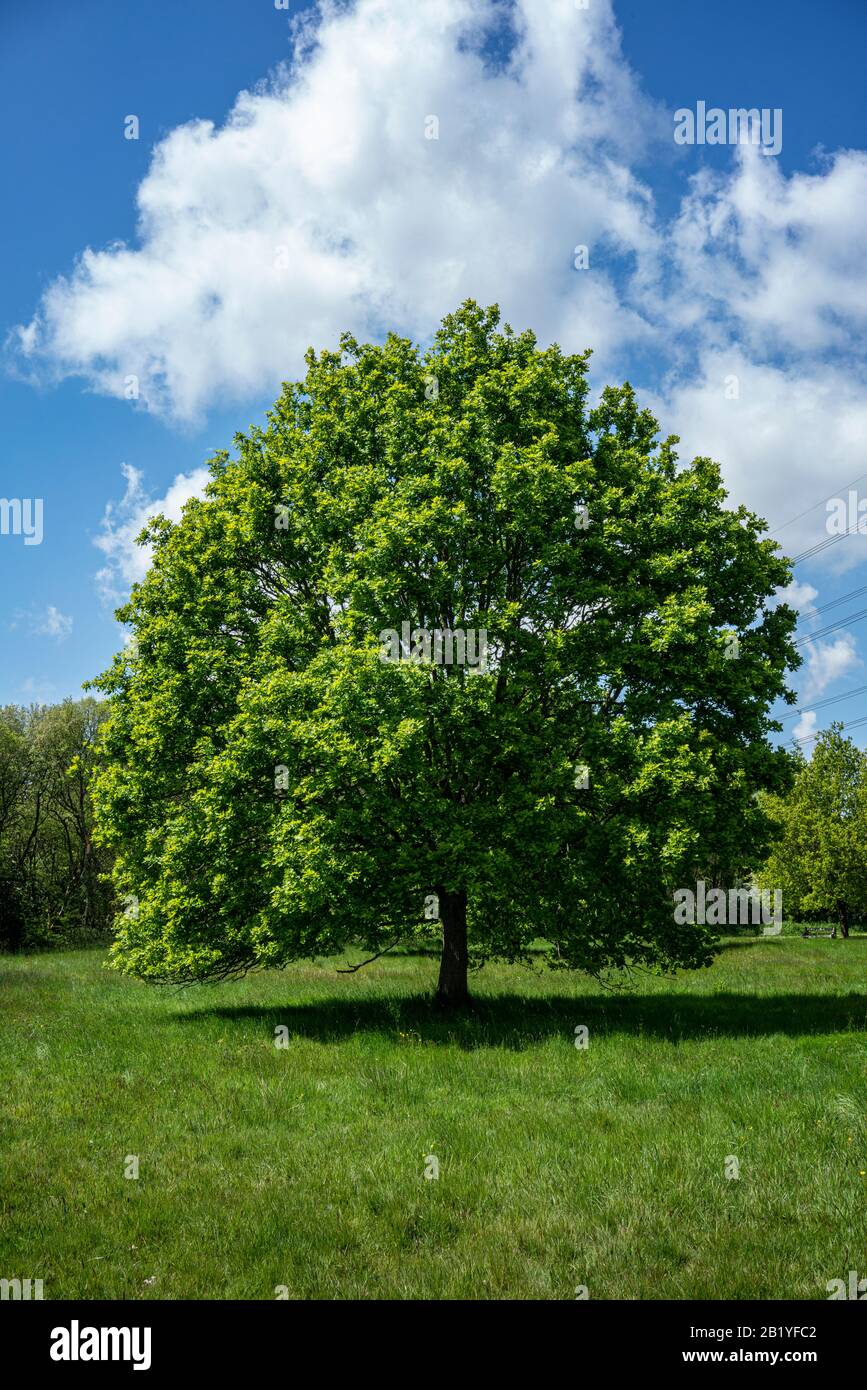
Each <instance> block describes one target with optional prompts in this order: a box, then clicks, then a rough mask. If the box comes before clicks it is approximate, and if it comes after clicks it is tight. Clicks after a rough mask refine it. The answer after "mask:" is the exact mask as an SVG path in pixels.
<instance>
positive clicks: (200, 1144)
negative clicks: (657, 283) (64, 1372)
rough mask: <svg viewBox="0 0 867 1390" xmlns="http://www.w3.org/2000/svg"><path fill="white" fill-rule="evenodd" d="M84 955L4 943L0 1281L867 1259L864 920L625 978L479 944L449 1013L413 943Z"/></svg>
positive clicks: (605, 1277) (525, 1287)
mask: <svg viewBox="0 0 867 1390" xmlns="http://www.w3.org/2000/svg"><path fill="white" fill-rule="evenodd" d="M102 960H103V952H102V951H85V952H69V953H65V954H41V955H32V956H27V957H8V956H7V957H4V958H0V977H2V978H0V990H2V994H0V998H2V1005H3V1007H2V1035H0V1036H2V1047H0V1094H2V1097H3V1099H2V1144H0V1162H2V1176H0V1194H2V1195H0V1203H2V1225H0V1277H7V1278H12V1277H20V1278H27V1277H31V1278H41V1279H43V1281H44V1290H45V1297H46V1298H133V1299H146V1298H171V1299H182V1298H230V1297H236V1298H260V1299H272V1298H274V1297H275V1290H276V1289H277V1287H278V1286H285V1288H286V1289H287V1290H288V1295H289V1297H291V1298H338V1299H346V1298H376V1297H384V1298H433V1299H443V1298H521V1297H528V1298H543V1299H573V1298H575V1296H576V1288H577V1286H579V1285H584V1286H586V1288H587V1289H588V1291H589V1296H590V1297H591V1298H593V1299H610V1298H642V1299H663V1298H720V1299H725V1298H738V1299H750V1298H772V1299H790V1298H813V1299H824V1298H827V1297H828V1294H827V1292H826V1284H827V1281H828V1280H829V1279H833V1278H837V1277H840V1278H845V1277H846V1276H847V1271H848V1270H850V1269H855V1270H858V1271H860V1273H861V1275H864V1274H867V1124H865V1110H867V1031H865V1029H867V991H865V980H867V938H865V937H854V938H852V939H851V940H849V941H848V942H843V941H839V940H838V941H826V940H816V941H800V940H797V939H793V938H788V937H781V938H777V939H775V940H766V941H762V940H753V939H741V940H737V941H735V940H733V941H730V942H727V943H726V945H725V947H724V949H723V950H722V952H721V954H720V956H719V958H718V960H717V962H716V963H715V964H714V966H713V967H712V968H711V969H709V970H705V971H701V972H697V973H693V974H686V975H682V976H679V977H678V978H677V979H676V980H674V981H672V980H663V979H657V978H649V977H646V976H641V977H638V978H637V979H636V981H635V982H634V986H633V992H632V993H630V994H628V995H622V994H617V995H613V994H611V993H608V992H606V991H605V990H603V989H602V988H600V987H599V986H598V985H596V984H593V983H592V982H589V981H587V980H584V979H582V978H570V977H568V976H566V975H560V974H549V973H544V972H542V971H541V970H535V971H534V970H530V969H525V968H518V967H502V968H500V967H486V968H485V969H484V970H482V971H481V972H479V973H478V974H477V975H475V976H474V977H473V988H474V991H475V994H476V997H477V1001H478V1002H477V1008H476V1011H475V1013H474V1015H473V1016H472V1017H469V1018H467V1019H462V1020H460V1021H454V1020H449V1019H446V1018H443V1017H440V1016H438V1015H436V1014H435V1013H434V1012H433V1011H432V1010H431V1008H430V1006H429V1004H428V1002H427V1000H426V997H425V993H426V992H427V991H430V990H432V988H433V986H434V982H435V975H436V962H435V961H434V960H433V959H429V958H425V957H419V956H413V957H410V956H403V957H393V958H386V959H384V960H381V961H379V962H377V963H376V964H374V965H372V966H369V967H367V968H366V969H365V970H362V971H360V972H359V973H358V974H354V975H341V974H336V973H335V970H334V964H335V963H334V962H320V963H317V965H316V966H312V965H310V966H303V967H297V968H294V969H292V970H289V971H286V972H285V973H269V974H262V975H258V976H251V977H249V978H248V979H247V980H245V981H242V982H239V983H235V984H223V985H215V986H208V987H205V988H198V989H191V990H184V991H180V992H178V991H169V990H165V989H157V988H153V987H150V986H145V985H142V984H139V983H137V982H132V981H128V980H124V979H122V978H120V977H118V976H117V975H115V974H113V973H110V972H108V971H107V970H105V969H103V967H102ZM279 1025H285V1026H286V1027H287V1028H288V1036H289V1045H288V1047H286V1048H278V1047H276V1046H275V1028H277V1027H278V1026H279ZM579 1025H585V1026H586V1027H588V1028H589V1046H588V1047H587V1048H586V1049H581V1048H577V1047H576V1046H575V1029H576V1027H577V1026H579ZM429 1154H435V1155H436V1156H437V1158H438V1160H439V1165H440V1169H439V1178H438V1179H437V1180H432V1179H431V1180H426V1179H425V1176H424V1173H425V1168H426V1167H427V1168H428V1169H429V1170H430V1169H431V1168H432V1167H433V1165H432V1164H431V1163H430V1162H429V1161H428V1160H426V1157H425V1156H426V1155H429ZM129 1155H137V1156H138V1160H139V1177H138V1179H129V1178H126V1177H125V1176H124V1171H125V1165H126V1162H127V1156H129ZM730 1156H733V1157H735V1158H736V1159H737V1160H738V1162H739V1165H740V1176H739V1178H736V1179H735V1178H731V1179H729V1178H727V1177H726V1161H727V1159H728V1158H729V1157H730ZM729 1167H730V1169H731V1168H732V1165H731V1164H730V1165H729Z"/></svg>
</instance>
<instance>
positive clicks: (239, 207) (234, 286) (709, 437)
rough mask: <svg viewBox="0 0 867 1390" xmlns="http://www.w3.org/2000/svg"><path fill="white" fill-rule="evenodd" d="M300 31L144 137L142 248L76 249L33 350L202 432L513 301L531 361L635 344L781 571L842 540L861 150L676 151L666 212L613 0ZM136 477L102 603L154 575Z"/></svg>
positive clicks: (445, 11)
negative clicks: (368, 357)
mask: <svg viewBox="0 0 867 1390" xmlns="http://www.w3.org/2000/svg"><path fill="white" fill-rule="evenodd" d="M507 23H510V24H511V26H512V40H513V41H512V43H511V46H508V45H505V46H504V45H503V43H502V42H501V43H500V44H499V46H497V45H493V46H492V45H491V42H490V40H491V36H492V35H499V36H500V39H501V40H502V35H503V31H504V27H505V25H506V24H507ZM297 34H298V39H299V41H298V46H297V48H296V50H295V54H294V61H293V65H292V66H291V67H287V68H285V69H281V70H278V71H277V72H276V73H275V75H274V76H273V77H272V79H271V81H270V82H269V83H268V84H263V85H262V86H261V87H260V88H258V89H256V90H255V91H250V92H243V93H241V94H240V96H239V97H238V99H237V102H236V104H235V107H234V109H233V110H232V112H231V113H230V115H229V117H228V119H227V120H226V122H225V123H224V124H223V125H222V126H220V127H217V126H215V125H214V124H213V123H212V122H210V121H193V122H191V123H190V124H188V125H185V126H181V127H179V128H178V129H176V130H174V131H172V132H171V133H170V134H169V135H168V136H167V138H166V139H165V140H163V141H162V142H161V143H160V144H159V145H158V146H157V147H156V149H155V151H154V155H153V159H152V163H151V167H150V169H149V171H148V174H147V176H146V177H145V179H144V180H143V182H142V184H141V186H140V188H139V190H138V209H139V225H138V234H137V239H136V243H135V244H134V245H129V246H127V245H122V244H113V245H109V246H107V247H106V248H104V249H101V250H100V249H91V248H88V249H87V250H85V251H84V252H83V254H82V256H81V257H80V259H79V261H78V262H77V264H76V266H75V267H74V269H73V270H72V271H71V273H69V274H68V275H67V276H65V277H62V278H59V279H56V280H55V281H54V282H53V283H52V284H51V285H50V286H49V288H48V290H47V292H46V293H45V295H44V296H43V298H42V301H41V303H40V305H39V306H38V309H37V312H36V313H35V315H34V317H33V319H32V321H31V322H30V323H29V324H27V325H25V326H22V327H21V328H20V329H19V331H18V349H19V358H20V359H22V360H24V361H26V362H27V363H29V364H30V366H31V367H32V368H40V369H41V370H42V371H43V372H47V373H48V374H49V375H52V374H53V375H56V376H65V375H75V374H78V375H80V376H82V377H83V378H84V379H85V380H86V382H87V383H88V384H89V385H90V386H91V387H94V388H95V389H98V390H100V391H103V392H107V393H109V394H114V395H119V396H123V395H124V391H125V382H126V378H127V377H129V376H135V377H137V378H138V381H139V387H140V391H141V400H142V403H143V404H144V405H145V406H146V407H147V408H148V409H150V410H152V411H154V412H156V413H159V414H161V415H163V416H165V417H167V418H170V419H173V420H176V421H189V420H196V419H199V418H200V417H201V416H202V414H203V412H205V411H206V410H207V409H208V407H209V406H210V405H211V404H213V403H214V402H215V401H220V402H221V403H223V404H225V403H226V402H227V401H229V400H231V399H249V398H251V397H252V396H254V395H259V394H261V393H265V394H267V395H271V396H275V395H276V393H277V388H278V385H279V382H280V381H281V380H282V379H284V378H286V377H289V376H294V375H296V374H298V373H299V372H300V371H301V370H302V354H303V350H304V349H305V348H306V347H307V345H308V344H311V343H312V344H315V345H316V346H323V345H329V346H333V345H334V344H335V342H336V340H337V336H338V334H339V332H340V331H342V330H344V329H350V330H352V331H353V332H355V333H356V334H357V335H358V336H360V337H381V335H382V333H383V331H384V329H385V328H387V327H391V328H395V329H397V330H399V331H401V332H405V333H408V334H410V335H411V336H413V337H414V338H416V339H424V338H426V337H427V336H429V335H430V333H431V332H432V331H433V329H434V328H435V327H436V324H437V323H438V321H439V320H440V318H441V317H442V315H443V314H444V313H445V312H447V311H449V310H453V309H454V308H455V307H456V305H457V304H458V303H459V302H460V301H461V300H462V299H463V298H465V297H467V296H473V297H474V298H476V299H477V300H479V301H480V302H481V303H485V304H486V303H490V302H493V301H498V302H499V303H500V304H501V306H502V309H503V312H504V316H505V317H506V318H507V319H509V320H510V321H511V322H512V323H513V324H514V325H515V326H516V327H524V326H527V325H529V326H532V327H533V328H534V329H535V330H536V332H537V334H538V335H539V338H540V340H541V341H542V342H548V341H551V340H556V341H559V342H560V343H561V344H562V345H563V346H564V348H566V349H568V350H580V349H583V348H585V347H592V348H593V349H594V352H595V356H594V379H596V380H598V379H601V378H614V379H620V378H622V376H623V375H624V374H625V367H624V360H625V359H626V358H627V357H628V356H629V354H630V352H632V351H633V350H635V351H637V352H640V354H641V356H640V358H639V359H638V360H640V361H645V362H649V363H653V364H655V365H654V366H650V367H648V368H647V369H646V371H645V373H644V374H645V375H646V376H650V375H651V374H652V373H653V372H654V371H656V372H657V373H658V375H657V376H656V378H655V379H651V380H650V381H648V382H647V385H649V386H650V387H652V388H653V390H652V393H650V392H646V393H645V394H648V395H650V396H651V402H652V404H654V405H655V408H656V411H657V414H658V415H659V418H660V420H661V422H662V425H663V428H664V430H665V432H668V431H669V430H672V431H674V432H677V433H679V434H680V435H681V436H682V441H683V442H682V448H681V453H682V456H684V457H691V456H693V455H695V454H704V455H710V456H711V457H714V458H716V459H717V460H718V461H719V462H720V464H721V465H722V468H723V474H724V478H725V480H726V483H727V485H728V487H729V490H730V494H731V496H732V498H733V500H734V501H735V502H741V501H745V502H747V503H748V504H749V505H750V506H751V507H752V508H753V509H754V510H756V511H758V512H759V513H760V514H761V515H763V516H764V517H766V519H767V520H768V521H769V523H770V526H771V528H772V531H774V532H775V533H776V532H777V528H778V527H783V529H780V530H779V532H778V533H777V534H776V538H777V539H778V540H779V542H780V544H781V545H782V546H783V548H784V550H785V551H786V552H787V553H789V554H795V553H797V552H799V551H800V550H804V549H807V548H808V547H809V546H811V545H813V544H815V543H816V542H817V541H819V540H821V539H823V538H824V537H825V536H826V534H827V533H826V530H825V512H824V508H823V507H821V506H819V507H816V506H815V505H814V504H815V503H817V502H819V501H820V499H823V498H824V497H827V496H829V495H831V494H832V493H836V492H838V491H840V490H841V489H842V487H843V485H844V484H846V483H848V482H849V481H850V480H851V479H854V478H855V477H856V476H857V475H858V474H859V473H861V472H863V471H864V470H865V468H867V459H865V456H864V440H865V438H867V337H865V333H864V329H865V328H867V268H865V263H864V258H863V253H862V248H863V246H864V244H865V240H867V154H865V153H864V152H863V151H857V150H843V151H840V152H838V153H837V154H835V155H834V156H832V157H824V156H822V160H821V163H820V164H819V165H818V166H817V168H816V170H815V171H814V172H809V173H806V172H801V171H796V172H795V173H792V174H791V175H788V176H787V175H786V174H785V173H784V172H783V170H782V167H781V165H780V164H779V162H778V161H777V160H775V159H773V158H766V157H764V156H762V155H761V154H760V153H759V152H758V151H757V150H755V149H753V148H751V147H750V146H739V147H737V148H736V149H733V151H732V154H731V164H730V165H729V166H728V168H727V169H724V170H723V171H722V172H713V171H711V170H710V169H709V168H707V167H704V168H703V167H702V165H701V154H700V152H699V151H698V150H696V149H689V150H684V151H682V152H680V164H679V166H678V167H680V168H682V169H685V168H689V167H695V169H696V170H697V172H696V174H695V175H694V177H693V178H692V179H691V180H690V182H689V185H688V188H687V190H686V193H685V196H684V198H683V200H682V204H681V206H680V208H679V210H678V211H677V212H676V213H675V214H674V216H673V217H671V218H670V219H668V220H666V219H665V218H664V217H661V216H660V215H659V213H658V212H657V209H656V206H655V203H654V199H653V195H652V191H651V189H650V188H649V186H648V185H647V183H646V182H644V181H642V179H641V178H639V177H638V176H637V175H636V173H635V170H636V168H637V167H638V163H639V159H640V158H641V157H642V156H645V155H646V154H647V153H648V150H649V148H650V147H651V145H652V143H653V141H654V140H655V139H656V138H657V137H661V138H662V139H663V140H665V141H666V142H667V148H668V163H667V164H666V167H674V166H675V164H677V157H676V155H675V147H674V145H673V139H672V135H673V123H672V116H673V112H671V111H667V112H663V111H662V110H661V109H660V108H659V107H657V106H656V105H654V104H653V103H651V102H649V101H648V100H646V98H644V97H643V96H642V93H641V90H640V87H639V85H638V83H637V81H636V79H635V77H634V75H633V73H632V72H631V70H630V68H629V67H628V65H627V63H626V62H625V60H624V57H623V54H622V52H621V48H620V41H619V35H618V31H617V28H616V25H615V23H614V19H613V15H612V7H611V4H610V0H593V4H591V5H590V6H589V7H588V9H587V10H582V9H580V8H578V6H577V5H576V4H575V3H574V0H547V3H546V4H544V5H540V4H538V3H537V2H536V0H516V3H515V5H514V7H512V8H509V7H508V6H505V5H503V4H502V3H497V0H425V3H423V4H420V3H418V0H357V3H356V4H355V6H354V7H349V6H346V5H344V4H342V3H337V0H322V3H320V4H319V6H318V8H317V11H316V12H315V16H314V17H311V16H310V15H308V16H307V17H306V18H305V19H304V21H303V23H302V24H301V26H300V27H299V28H297ZM494 51H497V52H499V53H500V54H501V57H500V60H499V61H496V60H495V59H494V58H493V57H492V53H493V52H494ZM503 55H506V56H503ZM430 117H436V118H437V120H438V122H439V130H438V135H439V138H438V139H426V138H425V130H426V124H427V123H428V120H429V118H430ZM661 148H662V147H660V149H661ZM689 161H693V164H692V165H690V164H689ZM663 162H665V155H664V152H663ZM642 167H647V165H646V162H645V164H644V165H643V166H642ZM578 245H586V246H588V248H589V255H590V269H589V270H587V271H582V270H576V269H575V268H574V266H573V255H574V248H575V247H576V246H578ZM632 375H633V376H635V373H632ZM640 384H641V383H640V377H639V386H640ZM733 388H734V389H733ZM202 473H203V470H196V471H195V472H194V473H191V474H190V475H188V476H187V477H181V478H179V479H178V480H176V483H175V484H174V485H173V489H174V492H175V493H176V494H177V496H178V497H185V496H189V495H191V492H193V491H196V490H199V489H200V487H201V485H202V477H201V475H202ZM127 482H128V491H127V496H126V498H125V499H124V502H123V503H122V504H121V505H120V507H119V508H118V509H115V510H114V511H111V512H109V513H108V514H107V516H106V519H105V523H104V528H103V534H102V535H101V537H100V540H99V544H100V545H101V547H102V549H103V550H104V551H105V554H106V556H107V557H108V559H107V564H106V566H105V568H104V569H103V570H102V571H101V575H100V580H101V583H102V584H103V586H104V587H106V586H107V587H108V588H110V589H113V588H114V587H115V586H116V584H117V583H118V581H122V582H123V583H125V584H128V583H129V582H131V581H132V580H134V579H136V578H140V577H141V575H142V574H143V572H144V568H145V566H146V562H147V556H146V554H143V553H142V552H140V551H137V550H136V548H135V547H134V546H133V545H132V535H133V534H134V531H135V530H136V529H138V526H139V525H140V524H141V522H142V521H143V520H144V519H145V516H146V514H147V513H148V512H149V511H150V510H151V509H152V507H153V506H154V505H155V504H154V503H153V502H152V501H151V499H148V498H146V497H145V495H144V492H143V491H142V484H141V479H140V477H138V475H132V476H131V477H128V479H127ZM171 493H172V489H170V493H169V494H167V499H164V503H165V502H166V500H168V502H169V503H171V502H172V500H173V498H172V496H171ZM804 511H806V515H804V516H802V517H799V518H798V519H797V520H796V521H794V522H793V524H791V525H786V526H783V523H787V522H789V521H790V520H791V519H792V518H794V517H796V516H797V514H798V513H800V512H804ZM865 546H867V540H865V539H864V538H863V537H857V536H856V537H853V538H850V539H847V540H845V541H843V542H841V543H840V544H839V545H834V546H832V547H830V548H829V549H828V550H827V551H826V552H824V553H823V555H822V556H821V557H820V558H819V559H818V560H817V561H816V562H815V563H816V564H817V565H820V566H823V567H826V568H827V569H829V570H831V571H842V570H845V569H847V568H848V567H850V566H851V565H853V564H856V563H858V562H859V561H860V560H862V559H864V558H865V556H867V550H865Z"/></svg>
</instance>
